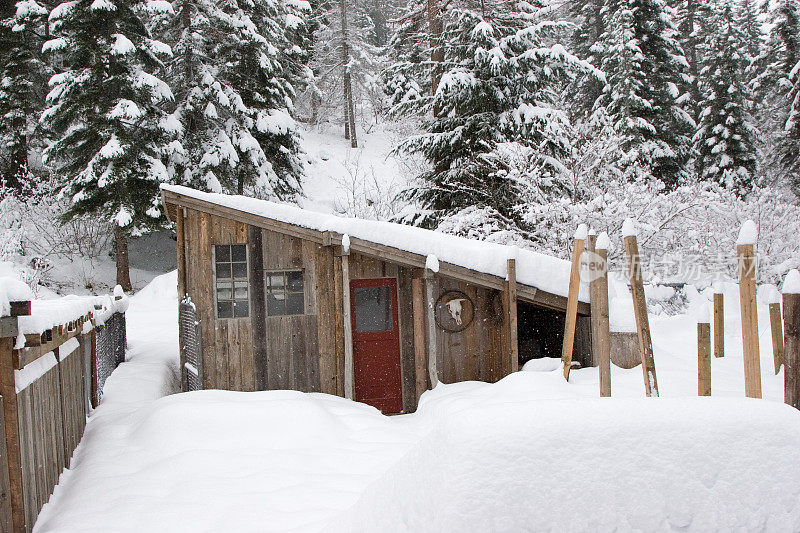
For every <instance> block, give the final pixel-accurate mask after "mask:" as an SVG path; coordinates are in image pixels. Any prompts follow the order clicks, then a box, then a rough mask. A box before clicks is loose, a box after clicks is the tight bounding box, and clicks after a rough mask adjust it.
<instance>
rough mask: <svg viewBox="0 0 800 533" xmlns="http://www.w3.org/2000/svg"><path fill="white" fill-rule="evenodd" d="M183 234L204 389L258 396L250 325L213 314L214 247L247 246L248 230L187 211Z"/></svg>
mask: <svg viewBox="0 0 800 533" xmlns="http://www.w3.org/2000/svg"><path fill="white" fill-rule="evenodd" d="M183 232H184V239H185V240H186V245H187V254H186V280H185V284H186V291H187V292H188V294H189V296H190V297H191V298H192V301H193V302H194V303H195V306H196V307H197V317H198V320H199V322H200V339H201V341H200V342H201V349H202V351H203V387H204V388H209V389H212V388H215V389H228V390H239V391H252V390H256V384H255V363H254V357H253V331H252V324H251V321H250V319H249V318H231V319H217V318H216V315H215V310H214V275H213V254H212V250H213V246H214V245H215V244H245V243H247V242H248V235H247V225H246V224H244V223H242V222H235V221H233V220H227V219H224V218H221V217H218V216H212V215H209V214H208V213H203V212H199V211H195V210H193V209H187V210H186V218H185V220H184V223H183Z"/></svg>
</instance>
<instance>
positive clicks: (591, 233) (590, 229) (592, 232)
mask: <svg viewBox="0 0 800 533" xmlns="http://www.w3.org/2000/svg"><path fill="white" fill-rule="evenodd" d="M593 235H597V230H596V229H594V228H589V236H590V237H591V236H593Z"/></svg>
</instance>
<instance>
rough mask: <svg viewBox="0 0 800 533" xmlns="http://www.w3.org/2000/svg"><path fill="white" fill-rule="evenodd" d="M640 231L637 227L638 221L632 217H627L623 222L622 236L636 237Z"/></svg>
mask: <svg viewBox="0 0 800 533" xmlns="http://www.w3.org/2000/svg"><path fill="white" fill-rule="evenodd" d="M637 235H638V231H637V229H636V221H635V220H633V219H632V218H626V219H625V222H623V223H622V237H623V238H625V237H636V236H637Z"/></svg>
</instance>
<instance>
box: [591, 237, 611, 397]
mask: <svg viewBox="0 0 800 533" xmlns="http://www.w3.org/2000/svg"><path fill="white" fill-rule="evenodd" d="M610 244H611V241H610V239H609V238H608V233H606V232H603V233H601V234H600V236H599V237H598V238H597V241H596V244H595V250H594V257H593V259H594V262H593V263H592V264H591V265H590V271H589V275H590V278H591V282H590V284H589V292H590V300H591V302H592V351H593V352H594V358H595V360H596V361H597V366H598V367H599V372H600V396H601V397H608V396H611V331H610V328H609V314H608V248H609V247H610Z"/></svg>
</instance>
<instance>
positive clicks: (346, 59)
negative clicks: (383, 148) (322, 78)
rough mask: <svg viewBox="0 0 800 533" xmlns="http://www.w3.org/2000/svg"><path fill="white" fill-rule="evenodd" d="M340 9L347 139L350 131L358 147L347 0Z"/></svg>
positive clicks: (351, 142)
mask: <svg viewBox="0 0 800 533" xmlns="http://www.w3.org/2000/svg"><path fill="white" fill-rule="evenodd" d="M339 10H340V12H341V16H342V63H343V64H344V100H345V103H344V105H345V106H346V109H345V124H346V126H345V139H346V138H347V133H348V130H349V133H350V146H352V147H353V148H358V139H357V136H356V120H355V113H354V111H353V85H352V82H351V79H350V41H349V37H348V35H347V10H346V9H345V0H339Z"/></svg>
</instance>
